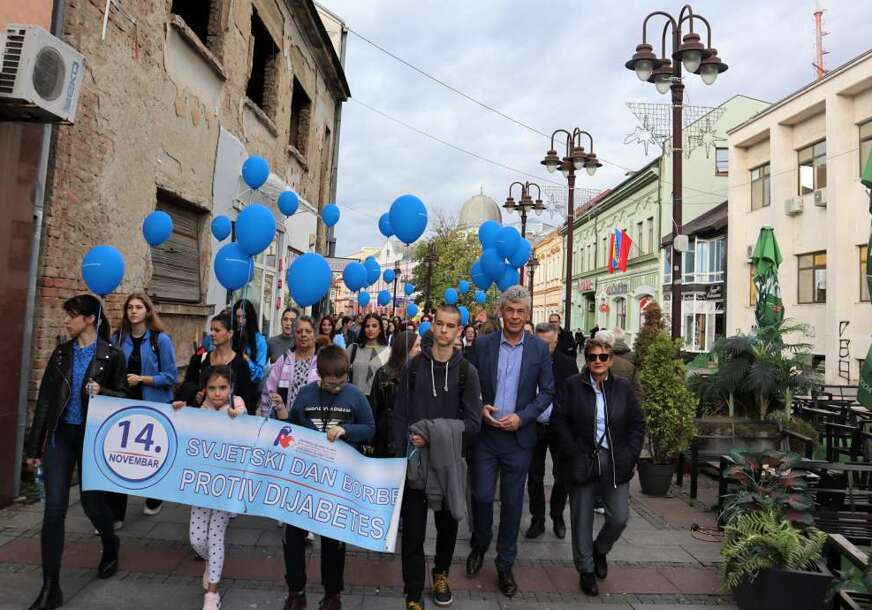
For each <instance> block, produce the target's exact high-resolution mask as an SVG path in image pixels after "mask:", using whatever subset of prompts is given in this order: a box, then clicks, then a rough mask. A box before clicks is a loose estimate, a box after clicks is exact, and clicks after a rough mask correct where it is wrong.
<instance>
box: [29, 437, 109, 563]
mask: <svg viewBox="0 0 872 610" xmlns="http://www.w3.org/2000/svg"><path fill="white" fill-rule="evenodd" d="M84 440H85V426H84V425H73V424H60V425H59V426H58V428H57V430H56V431H55V433H54V434H53V435H52V436H51V437H49V439H48V443H47V447H46V451H45V454H44V455H43V457H42V468H43V481H44V484H45V512H44V513H43V517H42V540H41V543H42V570H43V574H44V575H45V576H46V577H49V578H57V577H58V575H59V573H60V569H61V557H62V556H63V552H64V534H65V531H64V521H65V520H66V517H67V506H68V505H69V503H70V486H71V484H72V482H73V471H74V469H75V468H76V467H78V468H79V471H80V472H81V469H82V445H83V444H84ZM106 496H107V494H106V492H104V491H83V492H82V493H81V497H82V508H83V509H84V510H85V514H86V515H88V518H89V519H90V520H91V523H93V524H94V527H95V528H97V531H99V532H100V539H101V540H102V542H103V548H104V549H113V548H114V545H115V532H114V530H113V528H112V509H111V508H110V507H109V503H108V501H107V498H106Z"/></svg>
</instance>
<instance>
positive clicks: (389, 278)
mask: <svg viewBox="0 0 872 610" xmlns="http://www.w3.org/2000/svg"><path fill="white" fill-rule="evenodd" d="M382 277H384V279H385V284H390V283H391V282H393V281H394V280H395V279H396V277H397V276H396V274H395V273H394V270H393V269H385V272H384V275H382Z"/></svg>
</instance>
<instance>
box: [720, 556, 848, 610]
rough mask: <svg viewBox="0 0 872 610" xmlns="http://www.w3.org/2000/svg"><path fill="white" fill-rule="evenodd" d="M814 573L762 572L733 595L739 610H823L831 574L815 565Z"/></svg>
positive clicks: (790, 571) (796, 571)
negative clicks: (816, 568)
mask: <svg viewBox="0 0 872 610" xmlns="http://www.w3.org/2000/svg"><path fill="white" fill-rule="evenodd" d="M817 567H818V570H817V571H813V572H812V571H802V570H764V571H763V572H760V573H759V574H758V575H757V578H755V579H754V581H753V582H745V583H742V584H741V585H739V586H738V587H736V588H735V589H734V590H733V593H734V594H735V596H736V602H737V603H738V605H739V610H783V609H789V610H824V608H827V603H826V596H827V591H829V588H830V583H831V582H832V580H833V575H832V573H830V571H829V570H827V568H826V566H824V565H823V564H821V563H818V566H817Z"/></svg>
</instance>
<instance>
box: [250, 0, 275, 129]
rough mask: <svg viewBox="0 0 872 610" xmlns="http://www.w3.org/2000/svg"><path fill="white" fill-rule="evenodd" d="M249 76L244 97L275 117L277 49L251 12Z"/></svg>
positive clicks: (255, 15)
mask: <svg viewBox="0 0 872 610" xmlns="http://www.w3.org/2000/svg"><path fill="white" fill-rule="evenodd" d="M249 49H250V54H251V74H250V75H249V77H248V86H247V87H246V89H245V95H247V96H248V99H250V100H251V101H252V102H254V103H255V104H256V105H257V107H258V108H260V109H261V110H263V111H264V112H265V113H266V114H267V115H268V116H269V117H271V118H272V117H275V110H276V108H277V107H278V97H279V96H278V73H279V70H278V67H279V49H278V47H277V46H276V43H275V42H273V38H272V35H271V34H270V33H269V30H268V29H267V28H266V25H264V23H263V21H262V20H261V18H260V15H258V14H257V9H252V12H251V41H250V42H249Z"/></svg>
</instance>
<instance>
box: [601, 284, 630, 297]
mask: <svg viewBox="0 0 872 610" xmlns="http://www.w3.org/2000/svg"><path fill="white" fill-rule="evenodd" d="M628 292H630V288H629V286H627V284H626V283H625V282H618V283H616V284H609V285H608V286H606V294H607V295H609V296H615V295H618V294H627V293H628Z"/></svg>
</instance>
